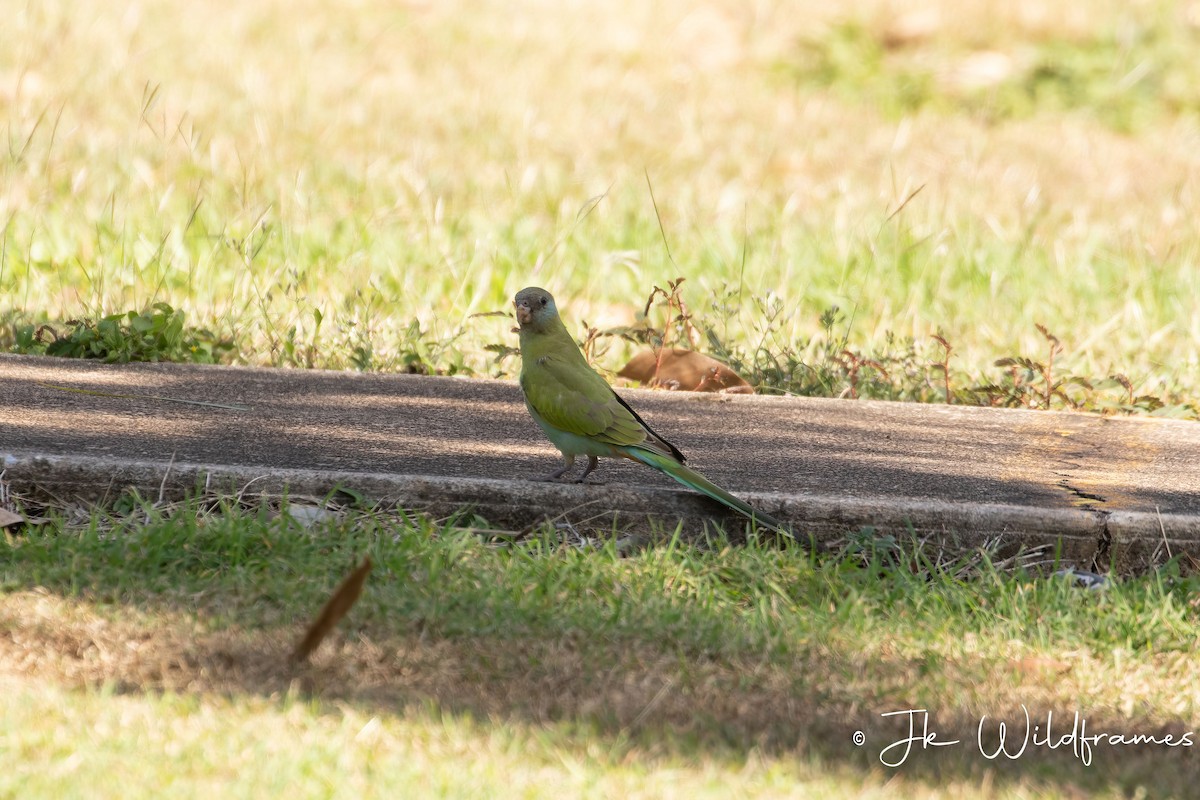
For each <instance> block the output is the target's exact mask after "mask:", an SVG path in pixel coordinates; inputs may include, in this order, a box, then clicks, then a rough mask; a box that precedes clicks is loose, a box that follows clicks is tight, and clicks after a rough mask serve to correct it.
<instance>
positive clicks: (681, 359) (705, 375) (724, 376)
mask: <svg viewBox="0 0 1200 800" xmlns="http://www.w3.org/2000/svg"><path fill="white" fill-rule="evenodd" d="M617 374H618V375H620V376H621V377H622V378H629V379H630V380H634V381H638V382H639V383H642V384H645V385H646V386H653V387H661V388H664V389H674V390H678V391H685V392H727V393H729V394H753V393H754V387H753V386H751V385H750V384H749V383H747V382H746V379H745V378H743V377H742V376H741V375H738V374H737V373H736V372H734V371H733V370H731V369H730V368H729V367H728V366H726V365H725V364H722V363H721V362H720V361H717V360H716V359H715V358H711V357H709V356H706V355H704V354H703V353H697V352H696V351H695V350H683V349H679V348H672V349H670V350H663V351H661V352H660V353H655V352H654V351H652V350H643V351H642V352H640V353H638V354H637V355H635V356H634V357H633V358H631V359H629V363H628V364H626V365H625V366H624V367H622V368H621V371H620V372H618V373H617Z"/></svg>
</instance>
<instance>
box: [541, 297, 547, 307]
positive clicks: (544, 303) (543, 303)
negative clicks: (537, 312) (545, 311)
mask: <svg viewBox="0 0 1200 800" xmlns="http://www.w3.org/2000/svg"><path fill="white" fill-rule="evenodd" d="M541 303H542V305H546V298H544V297H543V298H542V299H541Z"/></svg>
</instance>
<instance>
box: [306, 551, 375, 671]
mask: <svg viewBox="0 0 1200 800" xmlns="http://www.w3.org/2000/svg"><path fill="white" fill-rule="evenodd" d="M370 572H371V557H370V556H367V557H365V558H363V560H362V563H361V564H359V565H358V566H357V567H355V569H354V571H353V572H351V573H350V574H349V575H347V576H346V579H345V580H344V581H342V583H341V585H339V586H338V588H337V590H336V591H335V592H334V593H333V596H332V597H330V598H329V600H328V601H327V602H326V603H325V607H324V608H322V609H321V613H320V614H319V615H318V616H317V619H316V621H315V622H313V624H312V625H310V626H309V628H308V633H306V634H305V635H304V639H303V640H301V642H300V644H298V645H296V650H295V652H293V653H292V660H293V661H297V662H299V661H304V660H306V659H307V658H308V657H309V656H310V655H312V652H313V651H314V650H316V649H317V648H318V647H320V646H321V642H322V641H323V640H324V639H325V637H326V636H328V635H329V632H330V631H331V630H333V628H334V626H335V625H337V624H338V622H339V621H340V620H341V619H342V617H344V616H346V612H348V611H349V610H350V609H351V607H353V605H354V604H355V603H357V602H358V598H359V597H360V596H361V595H362V590H363V584H365V583H366V582H367V575H368V574H370Z"/></svg>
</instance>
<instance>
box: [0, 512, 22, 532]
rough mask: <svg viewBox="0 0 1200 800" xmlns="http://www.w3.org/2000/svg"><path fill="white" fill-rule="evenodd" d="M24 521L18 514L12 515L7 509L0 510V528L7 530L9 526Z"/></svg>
mask: <svg viewBox="0 0 1200 800" xmlns="http://www.w3.org/2000/svg"><path fill="white" fill-rule="evenodd" d="M24 521H25V518H24V517H22V516H21V515H20V514H14V513H13V512H11V511H9V510H8V509H7V508H0V528H7V527H8V526H9V525H16V524H18V523H20V522H24Z"/></svg>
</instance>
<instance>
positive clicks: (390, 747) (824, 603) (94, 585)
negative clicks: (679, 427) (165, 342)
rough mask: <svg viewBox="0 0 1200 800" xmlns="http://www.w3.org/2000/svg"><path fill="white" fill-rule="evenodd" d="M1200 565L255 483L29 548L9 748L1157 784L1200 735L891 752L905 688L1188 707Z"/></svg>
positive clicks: (178, 782)
mask: <svg viewBox="0 0 1200 800" xmlns="http://www.w3.org/2000/svg"><path fill="white" fill-rule="evenodd" d="M364 554H368V555H370V556H371V558H372V560H373V561H374V564H375V568H374V571H373V572H372V574H371V576H370V578H369V579H368V583H367V588H366V590H365V592H364V594H363V597H362V599H361V600H360V602H359V603H358V605H357V606H355V607H354V609H353V610H352V611H351V613H350V615H349V617H348V618H347V619H346V620H344V621H343V623H342V626H341V629H340V630H341V632H340V633H339V634H335V635H334V636H333V637H332V640H331V641H328V642H326V643H325V644H324V645H323V647H322V649H321V650H319V651H318V653H317V654H316V655H315V656H314V663H313V665H312V666H309V667H294V666H292V665H291V664H290V663H289V662H288V660H287V654H288V652H289V651H290V648H291V646H292V645H293V644H294V643H295V641H296V640H298V638H299V636H300V633H301V631H302V630H303V627H304V626H305V625H306V624H307V621H308V620H309V619H311V617H312V616H313V615H314V614H315V612H316V610H317V609H318V608H319V607H320V606H321V604H322V603H323V602H324V600H325V598H326V597H327V596H328V593H329V592H330V591H331V590H332V588H333V587H334V586H335V585H336V583H337V582H338V581H339V580H340V578H341V576H342V575H343V574H345V572H346V571H347V570H348V569H349V567H350V566H351V565H352V564H353V563H355V562H356V561H357V560H358V559H360V558H361V557H362V556H363V555H364ZM1196 588H1197V587H1196V584H1195V579H1194V578H1181V577H1179V576H1178V575H1177V574H1176V573H1175V572H1173V571H1172V569H1171V568H1168V569H1167V570H1166V571H1163V572H1160V573H1159V574H1157V575H1153V576H1148V577H1143V578H1137V579H1129V580H1121V581H1114V582H1112V583H1111V584H1110V585H1109V587H1108V588H1107V589H1104V590H1100V591H1088V590H1082V589H1079V588H1076V587H1074V586H1073V585H1072V584H1071V582H1070V581H1068V580H1065V579H1062V578H1055V577H1038V576H1037V575H1036V574H1034V573H1026V572H1024V571H1023V570H1020V569H1018V570H1016V571H1012V570H1010V569H997V568H996V567H993V566H992V565H991V562H990V561H989V560H988V558H986V557H984V556H981V555H974V556H970V557H965V558H963V559H960V560H958V561H955V562H951V563H936V561H935V560H934V559H932V558H931V556H930V555H929V553H928V552H926V550H925V549H924V548H922V547H921V546H920V545H918V544H914V543H909V544H897V543H895V542H893V541H891V540H875V539H873V538H872V537H871V536H870V535H868V534H863V535H862V536H860V537H857V538H856V539H855V540H854V542H853V543H852V544H851V545H849V546H847V548H846V549H845V550H844V551H842V552H841V553H834V554H829V555H825V556H819V557H818V556H813V555H812V554H810V553H806V552H804V551H802V550H801V549H799V548H795V547H784V548H783V549H778V548H776V547H774V546H765V545H760V544H757V543H755V542H754V541H751V542H750V543H749V544H747V545H746V546H739V547H729V546H727V545H725V544H723V543H722V542H720V541H713V542H710V544H709V545H708V546H703V547H700V546H690V545H684V544H682V543H681V542H679V541H678V540H671V539H669V537H668V540H667V541H666V542H665V543H664V544H662V545H661V546H658V547H652V548H649V549H646V550H643V551H641V552H638V553H635V554H628V555H621V554H620V553H618V551H617V549H616V548H615V547H614V546H613V545H612V544H609V545H602V546H600V547H599V548H598V549H594V548H593V549H579V548H577V547H574V546H569V545H566V544H563V543H560V541H559V538H558V536H557V535H556V534H554V533H553V532H551V531H545V532H542V533H540V534H537V535H535V536H533V537H532V538H529V539H525V540H518V541H511V540H506V541H505V542H504V543H502V544H498V543H496V542H495V541H489V540H488V539H487V538H485V537H482V536H481V535H480V533H478V532H476V531H472V530H467V529H458V528H454V527H452V526H449V525H446V524H438V523H433V522H431V521H429V520H425V519H410V518H405V517H401V516H396V515H392V514H382V513H378V512H365V513H364V512H346V513H345V515H344V516H343V517H342V518H341V519H339V520H336V521H330V522H325V523H320V524H318V525H316V526H315V527H313V526H301V525H299V524H298V523H297V522H295V521H294V520H293V519H291V517H290V516H289V515H287V514H286V513H285V514H283V515H278V514H276V513H274V512H272V511H271V510H270V509H268V508H266V507H262V508H258V509H254V508H242V507H240V506H237V505H234V504H229V503H225V504H219V503H218V504H215V505H214V504H212V503H205V504H196V503H189V504H183V505H179V506H174V507H170V508H168V509H165V510H155V509H152V508H149V507H138V508H134V509H132V510H131V511H130V512H128V513H122V514H117V513H114V512H110V513H106V514H100V513H94V514H93V515H91V516H90V517H86V516H85V518H83V520H81V521H76V522H70V521H69V520H67V519H56V520H52V521H51V522H49V523H47V524H45V525H43V526H40V527H27V528H25V529H24V531H23V534H22V535H20V536H17V537H13V538H10V540H9V542H8V543H7V544H6V545H4V546H3V553H2V557H0V590H2V591H3V592H4V593H5V595H6V597H7V598H8V599H7V601H6V606H5V611H4V612H0V671H2V672H3V673H4V674H5V675H6V677H5V680H6V681H8V682H9V683H10V684H11V686H10V688H9V690H6V691H5V693H4V697H5V700H4V702H3V703H0V716H3V718H4V723H5V724H4V729H5V730H7V731H9V732H10V733H9V734H8V736H6V737H5V738H3V739H0V754H4V755H7V756H8V757H9V760H10V761H12V762H14V763H16V764H18V768H17V771H16V772H15V773H13V772H12V771H9V773H8V775H7V776H6V777H5V778H4V780H6V781H8V784H7V785H8V786H9V787H11V788H10V790H16V789H18V788H21V787H24V786H28V787H37V789H38V791H37V792H35V794H54V795H56V796H57V795H59V794H60V793H62V792H64V791H65V792H67V794H68V795H69V794H70V792H71V791H77V790H78V788H79V787H80V786H84V785H89V784H90V783H91V782H92V781H94V780H95V779H96V776H97V774H98V773H100V772H103V771H105V770H111V769H114V768H120V769H121V771H122V773H123V774H126V775H127V776H128V781H129V782H128V783H127V784H125V785H123V786H122V788H121V789H120V791H121V792H122V793H123V796H128V795H127V794H126V793H128V792H132V793H133V796H142V795H149V794H152V793H154V792H155V791H156V790H158V789H161V787H163V786H167V785H172V786H177V787H178V788H179V789H180V790H181V791H183V793H184V794H189V793H198V792H201V791H206V789H205V788H204V787H209V788H215V789H218V790H219V791H221V792H222V793H223V794H232V795H233V796H250V795H252V794H254V793H256V792H262V791H266V792H269V793H275V792H277V791H279V789H278V787H280V786H284V785H287V786H293V787H296V789H297V790H298V791H301V793H302V794H304V795H305V796H341V795H342V794H344V793H349V792H350V791H352V790H353V791H357V790H358V789H356V788H351V787H362V788H366V789H367V790H368V795H369V796H376V795H377V796H386V795H388V794H389V791H392V790H395V789H396V788H397V787H400V786H403V785H404V784H405V783H406V782H410V781H421V782H423V784H427V785H429V786H432V787H438V789H437V793H444V794H447V795H459V794H463V793H484V794H497V793H499V794H505V795H513V794H516V795H522V796H545V795H548V794H553V793H555V792H557V791H569V792H571V793H583V794H587V793H589V792H595V793H596V794H597V796H603V795H611V793H612V792H614V791H616V792H620V793H632V794H633V795H642V796H654V795H656V794H658V793H659V792H661V791H663V790H664V789H663V787H664V786H665V785H666V783H665V781H668V780H669V781H672V782H674V783H676V784H677V785H678V786H679V787H681V788H679V789H678V790H677V791H680V792H692V791H696V792H701V793H704V794H713V793H718V791H719V788H720V787H722V786H731V787H733V788H734V789H735V790H737V791H738V792H741V793H745V794H757V793H766V794H771V793H779V792H782V793H787V792H790V791H809V792H813V793H819V794H832V796H860V794H859V792H860V791H862V792H865V793H866V796H886V792H887V791H888V789H884V788H883V785H884V783H885V782H887V781H889V780H895V781H899V785H902V786H907V787H908V789H909V791H912V792H916V793H920V794H925V795H927V796H936V790H935V789H934V788H933V787H943V788H944V789H945V790H946V791H955V792H958V793H965V796H980V797H983V796H1058V795H1059V794H1060V793H1065V794H1069V793H1070V792H1072V791H1080V790H1088V791H1096V792H1097V793H1098V794H1099V796H1124V795H1123V794H1122V793H1125V792H1133V791H1135V790H1137V787H1139V786H1141V787H1143V789H1150V788H1151V787H1153V792H1152V793H1154V794H1155V795H1156V796H1161V795H1162V794H1163V793H1164V792H1165V793H1168V794H1171V793H1181V792H1184V791H1185V787H1186V786H1188V785H1190V783H1189V782H1190V781H1192V780H1194V772H1195V769H1194V765H1193V760H1192V759H1190V758H1189V756H1188V751H1187V750H1186V748H1184V749H1181V750H1179V751H1173V750H1170V749H1168V748H1154V747H1142V748H1124V749H1120V750H1116V749H1112V750H1106V751H1105V753H1104V755H1103V756H1102V757H1098V758H1097V759H1096V761H1095V762H1094V763H1093V765H1092V766H1091V767H1084V766H1082V765H1081V764H1079V763H1078V762H1076V761H1075V760H1074V759H1073V758H1072V757H1071V756H1070V755H1066V756H1064V755H1063V754H1062V753H1061V752H1058V753H1056V752H1054V751H1049V750H1048V749H1043V750H1042V751H1039V752H1038V753H1037V754H1036V755H1031V756H1029V757H1028V758H1026V759H1025V760H1021V761H1018V762H1013V763H1012V764H1011V765H1009V766H1006V767H1005V768H1003V769H997V768H996V765H995V764H992V763H991V762H988V761H987V760H986V759H983V758H982V757H981V756H980V755H979V754H978V752H977V751H975V750H974V749H973V748H962V749H955V750H954V751H953V752H938V753H918V754H914V755H913V756H912V757H910V760H909V761H908V762H907V763H906V764H905V765H903V766H902V767H900V768H898V769H896V770H891V769H887V768H884V767H882V766H881V765H880V764H879V763H878V761H877V760H876V758H877V756H878V752H879V750H880V749H882V747H883V746H884V744H883V743H884V742H890V741H892V740H893V739H896V738H899V735H898V733H897V731H898V730H899V729H900V728H899V726H896V725H894V724H892V723H888V722H885V721H883V719H882V718H881V717H879V716H878V715H879V714H881V713H883V712H885V711H889V710H900V709H906V708H928V709H930V710H931V712H932V713H933V714H934V717H935V719H936V720H937V725H938V726H939V730H943V731H944V733H945V734H946V736H945V737H944V738H950V737H951V736H952V735H957V736H961V737H962V738H964V739H968V738H970V737H971V736H973V735H974V732H975V729H974V725H975V724H976V723H977V721H978V718H979V716H980V715H982V714H988V715H990V716H991V717H993V718H995V717H1003V718H1006V719H1009V720H1013V719H1014V714H1019V713H1020V711H1019V709H1020V704H1021V703H1025V704H1027V705H1028V706H1029V707H1030V708H1031V713H1033V714H1034V715H1035V717H1036V716H1038V715H1043V716H1044V714H1045V713H1046V711H1049V710H1053V711H1054V712H1055V714H1056V717H1057V718H1059V719H1062V718H1069V717H1070V715H1071V714H1072V713H1073V711H1074V710H1076V709H1077V710H1079V711H1080V712H1081V713H1082V714H1083V715H1084V716H1085V717H1086V718H1087V719H1088V720H1089V724H1090V725H1091V726H1092V729H1093V730H1109V731H1125V732H1130V733H1136V732H1142V733H1150V734H1155V733H1159V732H1161V731H1164V730H1167V731H1179V732H1181V731H1185V730H1190V729H1191V727H1192V726H1194V725H1195V724H1196V720H1197V713H1196V709H1197V702H1198V701H1200V695H1197V693H1196V691H1195V690H1194V689H1193V688H1190V687H1193V686H1195V685H1198V684H1197V683H1196V681H1195V680H1194V678H1195V677H1196V676H1195V675H1194V665H1193V664H1192V663H1191V659H1190V654H1191V653H1192V652H1193V651H1194V649H1195V647H1196V645H1197V639H1196V633H1195V630H1196V609H1195V604H1194V594H1195V590H1196ZM39 687H40V688H39ZM114 691H115V692H116V694H114ZM1063 715H1066V717H1064V716H1063ZM93 729H94V730H98V731H105V732H106V733H105V734H103V735H101V736H99V737H96V736H94V735H93V734H92V733H90V731H92V730H93ZM855 730H863V731H865V732H866V733H867V735H868V744H867V746H865V747H861V748H859V747H855V746H854V744H853V743H852V739H851V737H852V734H853V732H854V731H855ZM156 731H157V733H155V732H156ZM73 752H78V753H80V755H79V756H76V757H74V758H69V759H68V762H69V763H70V765H71V766H70V767H69V768H53V767H52V765H54V764H58V763H60V762H61V759H62V758H63V757H64V754H69V753H73ZM146 752H151V753H161V754H170V756H171V761H170V762H169V763H170V766H169V768H168V767H167V766H165V765H163V764H159V765H157V766H155V761H154V759H147V758H146V757H145V754H146ZM465 753H471V754H472V756H471V757H470V758H469V759H468V762H469V763H468V764H465V765H464V764H460V763H459V760H458V759H459V758H461V757H464V756H463V755H462V754H465ZM455 754H459V755H457V756H456V755H455ZM17 756H19V758H18V757H17ZM134 761H137V762H138V763H137V764H136V765H135V764H134V763H133V762H134ZM393 762H395V763H397V764H398V766H397V767H395V768H393V767H390V766H388V765H390V764H392V763H393ZM126 765H128V769H127V768H126ZM399 765H402V766H399ZM252 766H253V767H254V768H251V767H252ZM168 772H169V774H168ZM667 776H670V777H669V778H668V777H667ZM981 782H983V783H987V784H990V785H992V786H993V790H992V791H997V792H999V795H993V794H989V793H988V791H989V790H987V789H984V788H981ZM0 785H4V784H0ZM273 787H274V788H273ZM389 787H391V789H389ZM597 787H599V788H597ZM955 787H957V788H955ZM889 788H890V789H893V790H894V788H895V786H894V785H892V784H889ZM114 791H116V789H115V788H114Z"/></svg>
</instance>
